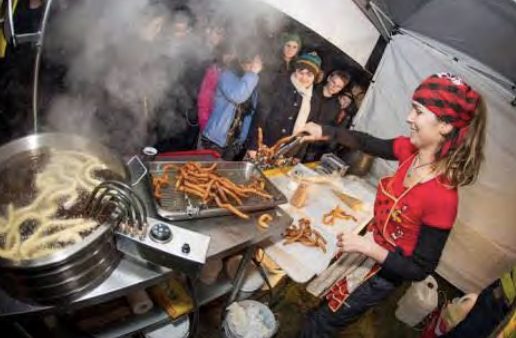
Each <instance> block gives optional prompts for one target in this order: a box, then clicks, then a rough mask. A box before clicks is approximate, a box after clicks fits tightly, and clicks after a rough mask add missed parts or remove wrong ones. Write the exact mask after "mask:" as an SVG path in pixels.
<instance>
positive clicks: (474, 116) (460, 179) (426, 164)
mask: <svg viewBox="0 0 516 338" xmlns="http://www.w3.org/2000/svg"><path fill="white" fill-rule="evenodd" d="M412 101H413V108H412V110H411V112H410V114H409V116H408V118H407V123H408V124H409V126H410V130H411V133H410V137H398V138H395V139H391V140H382V139H378V138H375V137H372V136H370V135H368V134H365V133H362V132H358V131H349V130H346V129H336V128H332V127H326V126H319V125H316V124H314V123H309V124H307V125H306V126H305V129H304V131H306V132H308V133H309V134H310V136H307V137H306V140H308V141H309V140H336V141H337V142H339V143H341V144H343V145H345V146H348V147H350V148H352V149H361V150H363V151H364V152H366V153H370V154H372V155H374V156H378V157H382V158H384V159H388V160H397V161H398V163H399V167H398V169H397V171H396V172H395V173H394V174H393V175H392V176H390V177H385V178H383V179H382V180H381V181H380V183H379V186H378V192H377V196H376V201H375V206H374V215H375V219H374V221H373V222H372V223H371V224H370V227H369V230H370V231H371V232H372V235H373V238H374V241H371V240H367V239H366V238H364V237H362V236H358V235H354V234H340V235H339V236H338V244H337V245H338V246H340V248H341V251H342V252H344V253H362V254H363V255H365V256H366V257H369V258H371V259H372V260H373V261H374V262H375V263H376V264H375V266H374V267H373V269H372V270H371V272H370V274H369V276H368V278H367V279H366V280H365V282H363V283H362V284H361V285H360V286H359V287H358V288H356V289H355V290H354V291H353V292H349V291H348V290H347V287H346V286H347V284H346V279H344V280H342V281H340V282H338V283H337V284H336V285H335V286H334V287H333V288H332V289H331V291H330V293H329V294H328V295H327V297H326V298H327V300H328V302H327V306H326V304H325V305H323V306H322V307H321V308H320V309H318V310H317V311H316V312H315V313H313V314H311V315H310V316H309V318H308V320H307V321H306V324H305V327H304V328H303V330H302V333H301V335H300V337H303V338H308V337H318V338H327V337H331V336H332V335H334V334H335V333H336V332H337V331H338V330H339V329H340V328H342V327H344V326H346V325H347V324H349V323H350V322H352V321H354V320H355V319H357V318H358V317H359V316H360V315H361V314H363V313H364V312H365V311H366V310H367V309H369V308H370V307H372V306H373V305H375V304H377V303H379V302H380V301H381V300H382V299H384V298H385V297H387V296H388V295H389V294H390V293H391V292H392V291H393V290H394V289H395V288H396V287H397V286H399V285H400V284H401V283H402V282H403V281H420V280H423V279H425V278H426V277H427V276H428V275H429V274H431V273H433V271H434V270H435V268H436V267H437V264H438V263H439V259H440V256H441V252H442V250H443V248H444V245H445V243H446V240H447V238H448V235H449V233H450V231H451V228H452V226H453V224H454V222H455V219H456V217H457V209H458V192H457V188H458V187H460V186H465V185H469V184H471V183H473V182H474V181H475V179H476V178H477V176H478V173H479V170H480V164H481V162H482V160H483V146H484V139H485V125H486V109H485V104H484V102H483V100H482V98H481V97H480V95H479V94H478V93H477V92H476V91H474V90H473V89H471V87H469V86H468V85H467V84H466V83H464V82H463V81H462V80H461V79H459V78H457V77H455V76H453V75H450V74H444V73H443V74H435V75H432V76H430V77H429V78H427V79H426V80H425V81H423V82H422V83H421V84H420V85H419V87H418V88H417V89H416V91H415V92H414V95H413V97H412ZM342 305H344V306H342Z"/></svg>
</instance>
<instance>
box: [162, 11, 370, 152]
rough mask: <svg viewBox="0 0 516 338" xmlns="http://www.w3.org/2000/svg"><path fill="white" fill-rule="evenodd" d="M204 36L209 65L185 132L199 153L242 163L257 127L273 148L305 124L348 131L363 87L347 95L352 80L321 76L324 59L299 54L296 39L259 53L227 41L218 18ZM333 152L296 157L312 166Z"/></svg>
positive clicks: (323, 148) (336, 74)
mask: <svg viewBox="0 0 516 338" xmlns="http://www.w3.org/2000/svg"><path fill="white" fill-rule="evenodd" d="M182 10H184V9H182ZM175 18H176V19H177V16H175ZM205 30H206V37H207V39H206V41H207V45H209V46H210V47H211V50H212V61H211V63H209V64H208V65H207V66H206V67H205V71H204V74H203V77H202V81H201V83H200V85H199V90H198V93H197V100H196V101H197V102H196V111H197V122H198V127H199V128H198V131H196V130H195V128H192V130H191V131H192V133H193V134H197V138H196V140H197V143H196V147H197V148H198V149H212V150H215V151H217V152H218V153H220V155H221V156H222V157H223V158H224V159H226V160H235V159H242V158H243V157H244V156H245V155H247V156H250V157H253V156H255V154H256V150H257V146H258V145H257V135H258V128H259V127H261V128H262V130H263V135H264V139H263V140H264V143H265V144H266V145H268V146H271V145H273V144H274V143H276V142H277V141H278V140H279V139H281V138H283V137H285V136H289V135H292V134H295V133H297V132H299V131H300V130H301V129H302V128H303V126H304V125H305V124H306V123H308V122H310V121H313V122H317V123H319V124H324V125H332V126H340V127H342V128H349V127H350V126H351V125H352V122H353V117H354V115H355V114H356V111H357V105H358V104H359V102H358V101H359V100H360V99H361V97H362V96H363V93H360V92H357V89H358V90H361V89H362V88H361V87H359V88H355V91H354V93H353V91H352V90H351V87H350V83H351V81H352V79H351V75H350V73H349V72H347V71H346V70H344V69H336V70H333V71H331V72H330V73H329V74H327V75H325V74H324V73H323V70H322V65H323V62H324V61H323V60H322V59H321V57H320V56H319V55H318V53H317V51H313V50H307V49H304V48H303V42H302V37H301V36H300V35H298V34H294V33H288V32H283V33H281V34H280V35H279V39H278V40H279V41H274V42H276V44H277V48H275V49H277V52H275V53H272V54H271V55H264V54H263V52H262V51H261V50H260V46H257V45H253V43H252V41H243V42H242V41H240V42H237V43H234V41H231V37H230V36H228V35H227V34H228V32H229V29H228V27H226V26H224V21H223V20H219V21H214V22H208V24H207V25H206V28H205ZM262 47H263V46H262ZM268 49H269V50H270V46H268ZM327 68H328V67H327ZM355 95H357V96H360V98H359V100H357V99H356V98H355ZM167 145H169V146H170V147H169V148H168V149H167V148H166V147H162V143H159V142H158V148H159V150H161V151H164V150H173V149H174V147H173V146H172V144H171V143H170V142H169V143H168V144H167ZM192 146H193V144H192ZM331 150H332V146H331V145H312V146H310V147H308V148H306V147H305V149H304V151H303V152H302V153H300V154H297V156H299V157H302V158H303V159H306V160H314V159H317V158H319V157H320V156H321V155H322V154H323V153H324V152H327V151H331Z"/></svg>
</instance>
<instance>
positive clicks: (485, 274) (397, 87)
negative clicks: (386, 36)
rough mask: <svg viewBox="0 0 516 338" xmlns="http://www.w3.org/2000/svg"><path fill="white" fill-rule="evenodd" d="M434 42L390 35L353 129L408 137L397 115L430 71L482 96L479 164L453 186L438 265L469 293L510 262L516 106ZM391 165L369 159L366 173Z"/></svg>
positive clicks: (514, 251) (514, 235)
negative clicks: (466, 180)
mask: <svg viewBox="0 0 516 338" xmlns="http://www.w3.org/2000/svg"><path fill="white" fill-rule="evenodd" d="M436 45H437V43H435V42H434V41H431V40H428V39H427V40H424V39H423V38H421V37H419V36H415V35H409V34H400V35H395V36H394V37H393V39H392V41H391V43H390V44H389V45H388V46H387V49H386V50H385V54H384V56H383V58H382V61H381V62H380V65H379V67H378V70H377V72H376V74H375V77H374V83H373V84H372V85H371V86H370V88H369V91H368V93H367V95H366V97H365V99H364V102H363V104H362V107H361V110H360V112H359V116H358V118H357V121H356V122H357V129H359V130H365V131H368V132H370V133H372V134H373V135H376V136H379V137H383V138H392V137H395V136H397V135H400V134H408V132H409V130H408V126H407V124H406V123H405V118H406V116H407V115H408V112H409V110H410V105H411V95H412V92H413V91H414V89H415V88H416V87H417V85H418V84H419V82H420V81H421V80H423V79H424V78H425V77H427V76H428V75H431V74H432V73H435V72H451V73H454V74H457V75H459V76H460V77H462V78H463V79H464V80H465V81H466V82H467V83H469V84H470V85H471V86H472V87H474V88H475V89H477V90H478V91H479V92H480V93H481V94H482V96H483V97H484V98H485V100H486V103H487V105H488V109H489V111H488V115H489V116H488V117H489V120H488V128H487V144H486V161H485V164H484V167H483V169H482V172H481V175H480V178H479V181H478V182H477V183H476V184H475V185H474V186H471V187H466V188H461V189H460V209H459V216H458V221H457V223H456V225H455V227H454V230H453V231H452V234H451V236H450V239H449V240H448V243H447V245H446V248H445V251H444V253H443V256H442V259H441V263H440V265H439V268H438V273H439V274H440V275H442V276H443V277H444V278H446V279H447V280H448V281H450V282H451V283H452V284H454V285H455V286H457V287H458V288H460V289H462V290H463V291H465V292H474V291H478V290H480V289H481V288H483V287H484V286H486V285H487V284H489V283H490V282H491V281H492V280H494V279H495V278H497V277H498V276H500V275H501V274H502V273H503V272H504V271H506V270H508V269H509V268H510V267H511V266H512V265H514V264H515V263H516V247H515V246H514V243H516V226H515V225H514V223H515V221H514V220H515V219H516V208H515V207H514V201H516V180H515V179H514V172H516V147H514V135H516V108H515V107H513V106H511V105H510V101H511V100H512V99H513V94H512V92H511V91H509V90H507V89H506V88H504V87H502V86H501V85H499V83H498V82H495V81H492V80H491V78H490V77H486V76H485V75H484V73H482V72H478V71H476V70H473V69H472V68H470V67H469V66H468V65H467V64H466V63H464V62H460V61H459V62H457V61H454V59H453V56H454V55H453V53H452V52H453V51H451V50H450V51H449V52H450V53H451V55H450V54H445V53H443V52H442V49H439V50H437V49H435V48H434V47H431V46H436ZM457 54H459V53H457ZM461 57H464V56H463V55H462V54H461ZM465 61H468V60H465ZM469 61H470V62H469V63H470V64H475V61H474V60H469ZM394 169H395V163H392V162H385V161H377V163H376V164H375V166H374V171H373V172H374V173H375V175H377V176H378V177H379V176H381V175H384V174H387V173H389V172H392V171H393V170H394Z"/></svg>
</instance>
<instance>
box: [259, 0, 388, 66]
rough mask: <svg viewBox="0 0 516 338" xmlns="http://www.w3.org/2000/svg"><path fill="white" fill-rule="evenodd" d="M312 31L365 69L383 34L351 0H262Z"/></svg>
mask: <svg viewBox="0 0 516 338" xmlns="http://www.w3.org/2000/svg"><path fill="white" fill-rule="evenodd" d="M261 1H263V2H266V3H268V4H269V5H271V6H273V7H275V8H276V9H278V10H280V11H282V12H284V13H285V14H287V15H289V16H291V17H292V18H294V19H296V20H297V21H299V22H301V23H302V24H303V25H305V26H307V27H308V28H310V29H312V30H313V31H314V32H316V33H318V34H319V35H321V36H322V37H324V38H325V39H327V40H328V41H329V42H331V43H332V44H334V45H335V46H337V47H338V48H339V49H340V50H342V51H344V52H345V53H346V54H347V55H349V56H350V57H352V58H353V59H354V60H355V61H356V62H358V63H359V64H360V65H362V66H364V65H365V64H366V62H367V60H368V58H369V56H370V55H371V52H372V51H373V49H374V46H375V44H376V42H377V41H378V38H379V37H380V33H379V32H378V30H377V29H376V28H375V26H374V25H373V24H372V23H371V22H370V21H369V20H368V18H367V17H366V16H365V15H364V13H363V12H362V11H361V10H360V8H358V7H357V5H355V3H354V2H353V1H352V0H325V1H322V2H321V1H313V0H261Z"/></svg>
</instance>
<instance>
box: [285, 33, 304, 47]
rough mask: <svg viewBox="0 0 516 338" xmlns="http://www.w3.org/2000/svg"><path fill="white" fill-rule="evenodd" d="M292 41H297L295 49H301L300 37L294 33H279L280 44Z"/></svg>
mask: <svg viewBox="0 0 516 338" xmlns="http://www.w3.org/2000/svg"><path fill="white" fill-rule="evenodd" d="M289 41H294V42H295V43H297V50H301V47H302V43H301V37H300V36H299V35H297V34H294V33H283V34H281V44H282V46H284V45H285V44H286V43H287V42H289Z"/></svg>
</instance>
